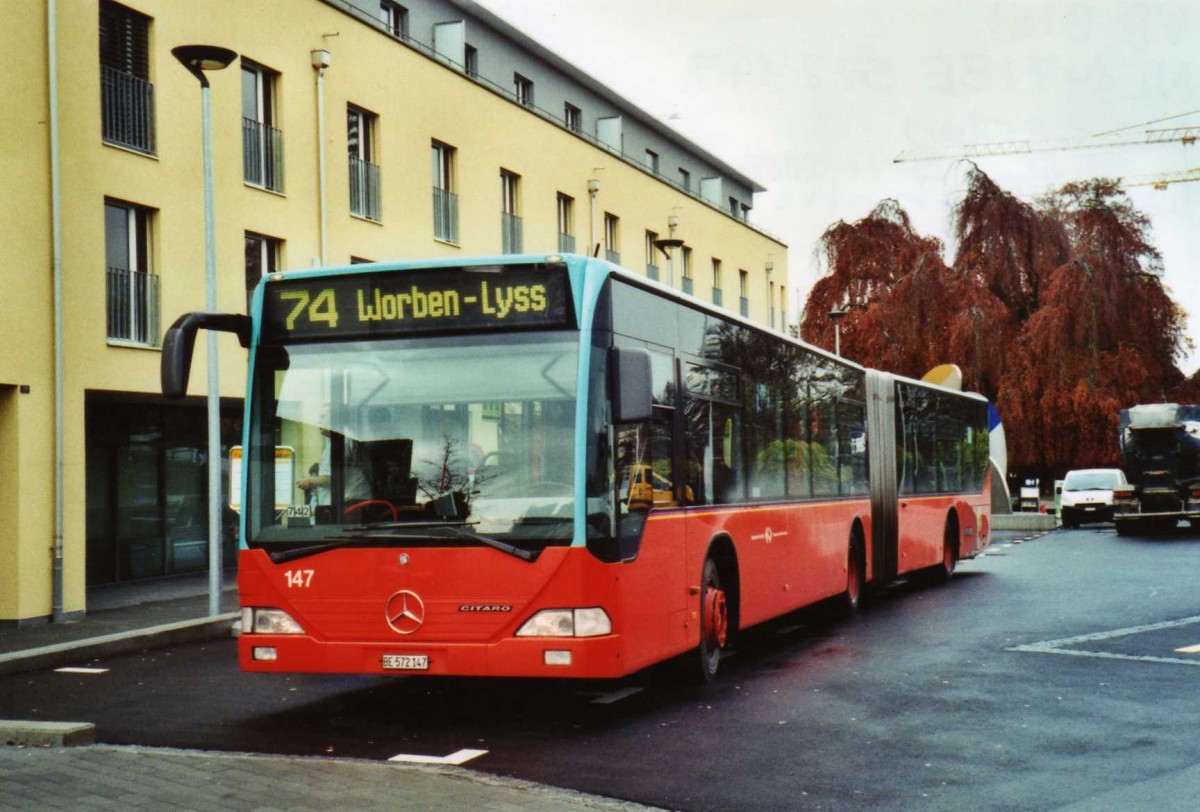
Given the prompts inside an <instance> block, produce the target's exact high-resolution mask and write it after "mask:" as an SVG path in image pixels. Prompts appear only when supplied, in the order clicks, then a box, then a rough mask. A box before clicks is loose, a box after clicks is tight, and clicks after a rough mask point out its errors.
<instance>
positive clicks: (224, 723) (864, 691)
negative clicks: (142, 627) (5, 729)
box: [0, 526, 1200, 810]
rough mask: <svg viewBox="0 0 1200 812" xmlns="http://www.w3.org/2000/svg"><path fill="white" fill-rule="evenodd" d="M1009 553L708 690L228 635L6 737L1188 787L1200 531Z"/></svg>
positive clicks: (992, 790)
mask: <svg viewBox="0 0 1200 812" xmlns="http://www.w3.org/2000/svg"><path fill="white" fill-rule="evenodd" d="M1010 536H1011V534H1010ZM1014 541H1015V538H1014V537H1010V538H1007V539H1005V538H1001V539H1000V540H998V541H997V542H996V544H995V545H994V546H993V549H992V551H991V553H990V554H989V555H987V556H985V557H982V558H980V559H977V560H976V561H973V562H966V563H963V564H961V565H960V568H959V572H958V574H956V575H955V577H954V578H953V579H952V580H951V581H950V582H949V583H947V584H944V585H939V586H930V585H918V584H906V585H901V586H897V587H893V588H891V589H889V590H888V591H887V592H886V593H884V594H881V595H877V596H876V597H875V598H874V599H873V600H871V601H870V602H869V603H867V604H866V605H865V606H864V608H863V611H862V612H860V614H859V615H858V616H857V617H856V618H853V619H850V620H834V619H831V618H829V617H828V616H827V615H826V613H823V612H821V611H814V610H809V611H806V612H802V613H799V614H797V615H793V616H789V617H787V618H784V619H782V620H781V621H779V622H776V623H773V624H771V625H770V626H768V627H765V628H761V629H758V630H755V631H754V632H753V633H749V634H747V635H745V636H744V638H743V639H742V640H741V641H740V642H739V645H738V650H737V653H736V655H735V656H733V657H731V658H730V659H728V660H727V661H725V662H724V663H723V664H722V674H721V677H720V678H719V680H718V681H717V682H716V683H714V684H713V685H711V686H707V687H694V686H681V685H680V684H679V683H678V681H677V679H676V677H677V676H678V675H677V673H676V672H675V671H674V670H673V669H672V668H670V667H667V668H661V669H656V670H654V671H651V672H648V673H644V674H640V675H636V676H635V677H633V678H630V679H627V680H622V681H619V682H606V683H601V684H577V683H559V682H550V683H546V682H532V681H526V680H467V679H436V680H430V679H421V678H376V677H358V676H348V677H329V676H316V675H295V676H268V675H247V674H242V673H240V672H239V671H238V670H237V664H236V654H235V651H234V644H233V642H232V641H220V642H216V643H209V644H193V645H189V646H180V647H177V648H173V649H167V650H163V651H158V652H148V653H145V654H142V655H136V656H124V657H117V658H111V659H109V660H105V661H99V662H92V663H81V665H87V666H91V667H96V668H99V669H107V670H104V671H103V672H102V673H94V674H91V673H89V674H78V673H58V672H51V671H43V672H32V673H27V674H21V675H15V676H11V677H5V678H2V679H0V718H9V719H38V720H60V721H90V722H94V723H95V724H96V725H97V737H98V739H99V740H100V741H102V742H107V743H113V744H139V745H149V746H166V747H182V748H201V749H215V750H232V751H252V752H269V753H285V754H314V755H318V754H319V755H329V754H333V755H342V756H356V757H362V758H371V759H389V758H392V757H395V756H398V755H416V756H423V757H434V758H439V757H453V756H455V754H457V757H458V758H467V757H470V756H474V757H473V758H471V760H470V761H467V762H466V766H467V767H469V768H472V769H477V770H481V771H486V772H492V773H497V774H502V775H508V776H515V777H518V778H523V779H528V780H532V781H539V782H544V783H548V784H553V785H556V786H561V787H567V788H572V789H578V790H581V791H585V792H590V793H597V794H601V795H607V796H611V797H615V798H622V799H626V800H632V801H638V802H641V803H644V804H651V805H655V806H661V807H665V808H670V809H686V810H740V809H747V810H749V809H754V810H764V809H833V810H837V809H868V808H869V809H895V810H900V809H904V810H910V809H916V808H919V809H923V810H926V809H927V810H962V809H1031V810H1037V809H1059V808H1062V807H1067V806H1070V805H1072V804H1080V805H1081V806H1080V808H1095V809H1104V808H1127V804H1128V798H1130V797H1135V798H1136V797H1138V793H1137V791H1136V789H1137V785H1138V784H1139V783H1141V782H1150V783H1148V784H1145V785H1144V786H1147V787H1149V786H1155V785H1157V786H1160V787H1161V786H1164V784H1163V783H1162V782H1164V781H1170V780H1171V779H1172V777H1177V776H1181V775H1184V774H1189V775H1190V773H1187V771H1188V770H1189V768H1192V767H1195V766H1196V765H1197V764H1200V738H1198V737H1197V736H1196V735H1195V722H1194V720H1195V715H1196V696H1197V691H1196V684H1197V681H1198V680H1200V670H1197V669H1196V668H1195V666H1198V665H1200V653H1189V652H1180V651H1178V650H1179V649H1186V648H1188V647H1191V646H1200V591H1198V590H1197V589H1196V585H1195V580H1196V573H1200V536H1183V535H1181V536H1177V537H1173V538H1170V539H1160V540H1150V539H1133V538H1121V537H1118V536H1117V535H1116V533H1115V532H1114V531H1113V529H1112V528H1111V526H1107V527H1100V528H1085V529H1080V530H1072V531H1061V530H1060V531H1057V532H1055V533H1052V534H1049V535H1046V536H1042V537H1040V538H1037V539H1035V540H1030V541H1025V542H1022V543H1014ZM473 751H483V752H482V753H481V754H477V753H475V752H473ZM1131 788H1132V789H1131ZM1117 799H1121V800H1120V803H1117ZM1158 803H1161V799H1160V800H1159V801H1158Z"/></svg>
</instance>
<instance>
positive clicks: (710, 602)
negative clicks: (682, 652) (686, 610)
mask: <svg viewBox="0 0 1200 812" xmlns="http://www.w3.org/2000/svg"><path fill="white" fill-rule="evenodd" d="M728 639H729V603H728V601H727V600H726V597H725V590H724V589H723V588H722V587H721V573H720V570H719V569H718V568H717V562H716V561H714V560H713V559H711V558H709V559H707V560H706V561H705V562H704V576H703V578H702V579H701V582H700V646H699V655H700V677H701V678H702V679H703V681H704V682H711V681H712V680H713V678H714V677H716V675H717V668H718V666H719V665H720V663H721V649H723V648H724V647H725V643H726V641H727V640H728Z"/></svg>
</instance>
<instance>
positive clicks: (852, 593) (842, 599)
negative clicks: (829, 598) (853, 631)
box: [836, 533, 866, 617]
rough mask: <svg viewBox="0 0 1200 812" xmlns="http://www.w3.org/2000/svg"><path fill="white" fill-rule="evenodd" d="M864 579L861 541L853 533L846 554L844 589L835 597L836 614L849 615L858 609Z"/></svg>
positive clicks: (864, 569) (864, 571)
mask: <svg viewBox="0 0 1200 812" xmlns="http://www.w3.org/2000/svg"><path fill="white" fill-rule="evenodd" d="M865 581H866V564H865V562H864V561H863V552H862V542H861V541H860V540H859V537H858V534H857V533H855V535H854V536H852V537H851V539H850V550H849V552H848V553H847V556H846V591H845V592H843V593H842V594H841V595H839V596H838V597H837V604H836V605H837V613H838V614H840V615H844V616H846V617H849V616H850V615H853V614H854V613H855V612H857V611H858V605H859V603H860V602H861V601H862V593H863V584H864V583H865Z"/></svg>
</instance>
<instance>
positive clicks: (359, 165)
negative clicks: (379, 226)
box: [350, 156, 382, 221]
mask: <svg viewBox="0 0 1200 812" xmlns="http://www.w3.org/2000/svg"><path fill="white" fill-rule="evenodd" d="M350 213H351V214H357V215H358V216H359V217H366V218H367V219H368V220H376V221H378V220H381V219H382V214H381V212H380V206H379V167H378V166H376V165H375V164H373V163H371V162H370V161H364V160H363V159H361V158H355V157H354V156H351V157H350Z"/></svg>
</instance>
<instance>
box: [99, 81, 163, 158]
mask: <svg viewBox="0 0 1200 812" xmlns="http://www.w3.org/2000/svg"><path fill="white" fill-rule="evenodd" d="M100 102H101V105H100V106H101V113H100V114H101V118H102V121H103V124H102V130H103V133H102V135H103V137H104V140H105V141H107V142H108V143H110V144H119V145H121V146H123V147H128V148H129V149H135V150H137V151H138V152H144V153H146V154H147V155H153V154H154V150H155V143H154V85H152V84H150V83H149V82H147V81H146V80H144V79H139V78H138V77H136V76H134V75H133V74H131V73H125V72H124V71H119V70H116V69H114V68H107V67H103V66H102V67H101V68H100Z"/></svg>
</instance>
